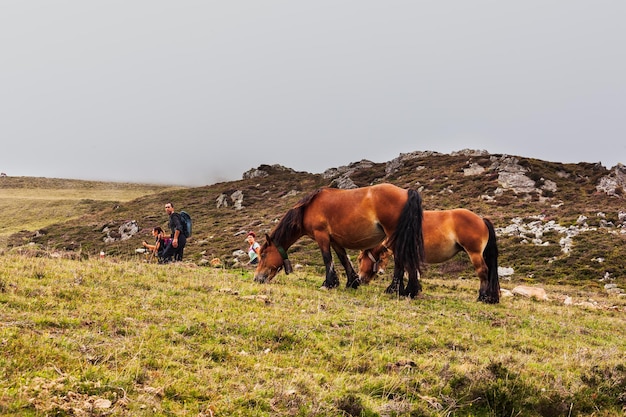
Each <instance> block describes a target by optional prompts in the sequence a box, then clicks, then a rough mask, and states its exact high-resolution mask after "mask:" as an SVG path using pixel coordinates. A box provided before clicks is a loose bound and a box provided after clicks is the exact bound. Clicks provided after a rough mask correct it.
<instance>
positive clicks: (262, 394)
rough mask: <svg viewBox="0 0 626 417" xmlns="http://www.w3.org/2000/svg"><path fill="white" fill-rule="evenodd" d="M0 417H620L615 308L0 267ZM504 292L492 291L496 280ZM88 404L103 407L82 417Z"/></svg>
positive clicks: (292, 282) (182, 273)
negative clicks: (106, 404) (407, 296)
mask: <svg viewBox="0 0 626 417" xmlns="http://www.w3.org/2000/svg"><path fill="white" fill-rule="evenodd" d="M0 277H2V278H0V346H2V351H3V354H2V355H1V356H0V414H2V415H25V416H29V415H30V416H44V415H118V416H148V415H163V416H166V415H169V416H208V415H210V411H209V410H211V412H215V415H220V416H278V415H281V416H283V415H285V416H339V415H352V416H394V415H395V416H400V415H406V416H409V415H411V416H444V415H458V416H469V415H491V416H505V415H506V416H510V415H519V416H539V415H541V416H562V415H572V416H576V415H590V414H593V415H596V416H613V415H621V413H622V412H623V411H624V406H625V405H626V362H625V360H624V352H625V351H626V337H625V336H626V335H625V333H626V326H624V324H625V323H624V313H625V311H626V302H625V301H624V300H623V299H618V298H610V297H608V296H606V295H604V294H602V293H587V294H586V297H595V298H596V299H598V300H599V302H600V305H601V306H603V308H598V309H585V308H582V307H578V306H565V305H563V303H562V302H561V301H560V300H559V299H558V297H555V296H554V293H555V292H558V294H559V295H561V296H565V295H571V296H573V297H577V294H578V293H577V291H578V289H577V288H576V287H566V286H558V287H548V291H549V293H550V294H551V295H552V299H553V301H550V302H538V301H533V300H528V299H520V298H505V299H503V300H502V302H501V304H499V305H484V304H481V303H477V302H475V299H476V296H477V288H478V282H477V279H467V280H458V279H452V278H450V277H446V278H445V279H440V278H437V279H424V280H423V285H424V295H423V296H422V297H421V298H419V299H415V300H409V299H404V298H402V299H395V298H394V297H392V296H389V295H386V294H384V292H383V291H384V288H385V286H386V284H387V283H386V282H384V280H379V281H375V282H373V283H372V284H371V285H369V286H364V287H362V288H360V289H358V290H356V291H354V290H346V289H344V288H339V289H336V290H332V291H322V290H320V289H319V285H320V284H321V281H322V277H321V276H319V275H317V274H315V273H312V271H308V270H301V271H299V272H296V273H295V274H293V275H289V276H285V275H284V274H281V275H279V276H278V277H277V278H276V280H275V281H274V282H272V283H270V284H265V285H261V284H257V283H254V282H253V280H252V273H251V271H250V270H221V269H211V268H199V267H195V266H192V265H183V264H177V265H167V266H161V265H153V264H146V263H143V262H138V261H135V262H133V261H121V260H113V259H111V260H109V259H107V260H104V261H100V260H88V261H76V260H66V259H48V258H27V257H21V256H16V255H5V256H3V257H2V263H1V264H0ZM503 286H507V285H506V284H504V283H503ZM97 400H100V401H102V400H108V401H110V404H111V405H110V407H108V408H103V409H98V408H97V407H96V404H99V403H98V402H97Z"/></svg>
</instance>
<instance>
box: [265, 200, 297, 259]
mask: <svg viewBox="0 0 626 417" xmlns="http://www.w3.org/2000/svg"><path fill="white" fill-rule="evenodd" d="M302 216H303V209H302V208H301V207H297V208H293V209H291V210H289V211H288V212H287V214H286V215H285V217H283V219H282V220H281V221H280V223H278V226H276V229H274V232H273V233H272V235H271V236H270V237H271V239H272V241H273V242H274V244H276V245H277V246H281V247H282V248H283V249H285V250H287V249H289V248H290V247H291V246H292V245H293V244H294V243H296V242H297V241H298V239H300V238H301V237H302V236H304V229H303V228H302Z"/></svg>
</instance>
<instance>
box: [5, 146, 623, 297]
mask: <svg viewBox="0 0 626 417" xmlns="http://www.w3.org/2000/svg"><path fill="white" fill-rule="evenodd" d="M625 179H626V172H625V171H624V167H623V166H621V165H618V166H617V167H613V168H612V169H607V168H606V167H604V166H602V165H600V164H596V163H578V164H563V163H558V162H548V161H542V160H538V159H533V158H525V157H521V156H511V155H502V154H489V153H487V152H485V151H474V150H463V151H459V152H455V153H452V154H441V153H436V152H413V153H409V154H401V155H399V156H398V157H397V158H395V159H393V160H391V161H388V162H386V163H374V162H371V161H366V160H363V161H358V162H353V163H351V164H349V165H346V166H342V167H335V168H330V169H328V170H327V171H326V172H324V173H323V174H311V173H307V172H298V171H294V170H292V169H290V168H287V167H284V166H279V165H272V166H270V165H261V166H259V167H257V168H255V169H251V170H250V171H248V172H246V173H244V174H243V178H242V179H241V180H238V181H230V182H221V183H216V184H211V185H207V186H203V187H195V188H183V189H167V188H165V189H161V190H154V191H155V192H151V193H146V194H144V195H142V196H141V197H138V198H136V199H133V200H129V201H120V202H118V203H115V204H110V205H108V206H106V207H98V210H92V211H90V212H86V213H85V214H84V215H82V216H80V217H79V218H77V219H73V220H71V221H69V222H65V223H55V224H52V225H49V226H46V227H44V228H41V229H37V230H25V231H20V232H19V233H16V234H14V235H12V236H11V237H10V238H9V239H8V243H7V247H8V250H19V251H28V252H29V253H33V254H36V255H45V254H46V253H50V252H53V251H57V252H64V253H67V252H72V253H80V256H95V255H96V254H97V253H99V252H100V251H101V250H103V251H105V252H106V253H107V255H108V256H112V257H137V259H138V260H141V259H142V258H141V256H139V255H137V254H136V253H135V250H136V249H137V248H140V247H141V241H142V240H150V239H151V235H150V230H151V229H152V227H153V226H162V227H165V226H166V225H167V216H166V214H165V212H164V209H163V206H164V203H165V202H166V201H172V202H173V203H174V206H175V208H176V209H177V210H181V209H184V210H185V211H187V212H189V213H190V214H191V215H192V217H193V220H194V230H193V233H194V234H193V237H192V238H191V240H190V241H189V243H188V245H187V248H186V251H185V257H186V259H187V260H189V261H192V262H193V263H195V264H197V265H205V264H206V263H207V262H208V261H209V260H211V259H213V258H219V259H220V260H221V261H222V264H223V265H224V266H225V267H238V263H237V260H236V259H235V257H234V255H233V253H234V252H235V251H237V250H239V249H245V243H244V237H245V233H246V232H247V231H248V230H254V231H255V232H257V235H260V239H259V240H261V241H263V240H264V237H263V234H264V233H269V232H270V231H271V230H272V228H273V227H274V226H275V224H276V222H277V221H278V220H279V219H280V218H281V217H282V215H283V214H284V213H285V212H286V211H287V210H288V209H289V208H291V207H292V206H293V205H294V204H295V203H296V202H297V201H298V200H300V199H301V198H302V197H303V196H305V195H306V194H307V193H310V192H312V191H314V190H315V189H317V188H319V187H328V186H330V187H340V188H349V187H357V186H358V187H360V186H367V185H371V184H377V183H382V182H389V183H393V184H396V185H398V186H401V187H405V188H408V187H413V188H415V189H418V190H419V191H420V192H421V194H422V197H423V201H424V208H425V209H430V210H439V209H451V208H456V207H465V208H467V209H470V210H472V211H474V212H476V213H477V214H480V215H482V216H484V217H489V218H490V219H491V220H492V221H493V222H494V224H495V226H496V227H497V230H498V239H499V246H500V265H501V266H502V267H506V268H512V269H513V271H514V275H513V277H514V279H519V280H523V281H529V282H533V281H551V282H566V281H567V282H571V281H577V280H584V281H585V282H586V285H602V282H604V281H603V280H617V281H621V282H622V283H623V282H625V281H626V260H624V256H623V254H624V253H626V251H625V250H626V199H625V197H626V193H625V188H626V186H625V181H626V180H625ZM0 184H1V182H0ZM133 228H136V230H137V232H136V233H134V231H133ZM127 232H129V233H130V234H132V236H131V237H130V238H128V239H125V240H122V239H121V237H122V235H124V234H125V233H127ZM133 233H134V234H133ZM105 240H106V241H107V242H109V243H105ZM290 253H291V255H290V257H291V259H292V262H293V263H294V264H296V263H299V264H302V265H308V266H310V267H312V268H319V270H320V271H322V270H323V263H322V260H321V256H320V254H319V250H318V249H317V246H316V245H315V244H314V243H313V242H312V241H311V240H309V239H308V238H303V239H301V240H300V241H299V242H297V243H296V245H294V246H293V247H292V248H291V249H290ZM353 254H354V253H353ZM445 274H455V275H463V276H467V277H468V278H472V279H473V278H474V277H473V271H472V269H471V267H469V264H468V261H467V257H466V256H465V255H459V256H458V258H457V259H456V260H455V261H452V262H450V263H448V264H443V265H437V266H431V267H429V268H428V271H427V276H429V275H430V276H432V275H445Z"/></svg>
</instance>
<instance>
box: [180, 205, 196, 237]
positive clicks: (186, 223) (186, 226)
mask: <svg viewBox="0 0 626 417" xmlns="http://www.w3.org/2000/svg"><path fill="white" fill-rule="evenodd" d="M180 220H181V223H182V224H183V234H184V235H185V237H189V236H191V226H192V225H193V222H192V221H191V216H190V215H189V213H187V212H186V211H184V210H181V211H180Z"/></svg>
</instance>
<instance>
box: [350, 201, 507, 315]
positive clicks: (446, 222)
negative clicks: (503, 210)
mask: <svg viewBox="0 0 626 417" xmlns="http://www.w3.org/2000/svg"><path fill="white" fill-rule="evenodd" d="M423 214H424V221H423V239H424V255H425V262H426V263H427V264H437V263H441V262H445V261H447V260H449V259H451V258H452V257H453V256H454V255H456V254H457V253H459V252H461V251H465V252H466V253H467V254H468V256H469V258H470V261H471V262H472V265H473V266H474V269H475V270H476V274H477V275H478V277H479V278H480V289H479V292H478V301H483V302H485V303H492V304H493V303H498V302H499V301H500V283H499V277H498V246H497V243H496V234H495V230H494V227H493V224H492V223H491V221H489V220H488V219H485V218H482V217H480V216H478V215H477V214H475V213H473V212H471V211H469V210H466V209H453V210H441V211H430V210H425V211H424V213H423ZM389 251H390V248H388V247H387V246H386V245H384V244H380V245H378V246H376V247H375V248H373V249H369V250H365V251H362V252H361V253H360V254H359V257H358V263H359V277H360V279H361V281H362V282H363V283H368V282H369V281H370V280H371V279H372V278H373V277H374V276H375V275H376V273H377V271H378V269H379V267H380V266H381V265H382V264H383V263H386V262H387V260H388V256H389V255H390V253H389ZM391 252H393V250H391ZM396 285H401V283H399V284H398V283H396V282H395V276H394V282H392V284H391V286H390V287H392V288H393V287H394V286H396ZM388 290H389V288H388Z"/></svg>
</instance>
